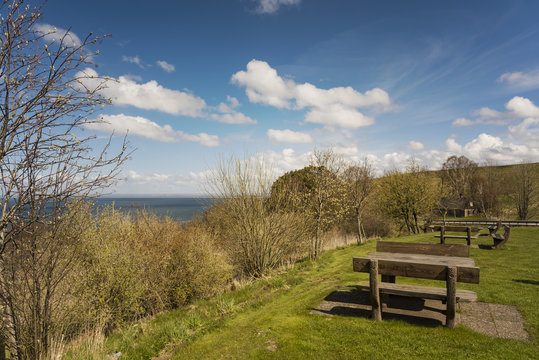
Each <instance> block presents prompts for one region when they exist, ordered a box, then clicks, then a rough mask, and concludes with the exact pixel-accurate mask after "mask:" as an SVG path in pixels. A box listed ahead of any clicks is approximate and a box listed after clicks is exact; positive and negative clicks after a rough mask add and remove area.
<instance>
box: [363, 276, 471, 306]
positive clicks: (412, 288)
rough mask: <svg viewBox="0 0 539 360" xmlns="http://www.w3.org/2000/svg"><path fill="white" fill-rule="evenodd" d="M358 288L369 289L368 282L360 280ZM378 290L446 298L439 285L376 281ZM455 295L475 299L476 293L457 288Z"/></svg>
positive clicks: (443, 290)
mask: <svg viewBox="0 0 539 360" xmlns="http://www.w3.org/2000/svg"><path fill="white" fill-rule="evenodd" d="M358 289H360V290H365V291H369V289H370V287H369V282H368V281H362V282H360V283H359V285H358ZM378 290H379V291H380V293H381V294H387V295H399V296H409V297H417V298H422V299H432V300H441V301H446V300H447V289H446V288H441V287H432V286H421V285H408V284H395V283H387V282H380V283H378ZM456 297H457V299H456V300H457V302H475V301H477V294H476V293H475V292H474V291H470V290H457V292H456Z"/></svg>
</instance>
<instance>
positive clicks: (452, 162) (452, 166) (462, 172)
mask: <svg viewBox="0 0 539 360" xmlns="http://www.w3.org/2000/svg"><path fill="white" fill-rule="evenodd" d="M476 170H477V163H476V162H475V161H473V160H470V159H468V158H467V157H466V156H464V155H462V156H456V155H453V156H450V157H448V158H447V160H446V161H445V162H444V163H443V165H442V181H445V182H446V183H447V184H448V186H449V187H450V188H451V189H452V190H453V196H455V197H462V196H465V195H467V194H468V193H469V191H468V190H469V186H470V180H471V178H472V177H473V175H474V173H475V171H476Z"/></svg>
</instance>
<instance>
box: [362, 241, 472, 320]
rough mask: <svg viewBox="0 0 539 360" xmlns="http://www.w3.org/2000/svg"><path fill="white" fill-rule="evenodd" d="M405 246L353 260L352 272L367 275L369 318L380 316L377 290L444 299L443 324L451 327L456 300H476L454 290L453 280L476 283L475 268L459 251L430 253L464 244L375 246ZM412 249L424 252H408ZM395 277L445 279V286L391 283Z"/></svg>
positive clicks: (390, 245) (389, 247) (393, 245)
mask: <svg viewBox="0 0 539 360" xmlns="http://www.w3.org/2000/svg"><path fill="white" fill-rule="evenodd" d="M407 245H409V246H408V247H409V248H410V249H409V251H406V252H402V253H399V252H386V251H377V252H374V253H369V254H367V255H366V256H364V257H355V258H354V259H353V267H354V271H358V272H367V273H369V274H370V280H369V283H368V284H367V287H368V289H369V291H370V293H371V305H372V313H373V318H375V319H378V320H380V319H381V318H382V315H381V306H380V305H381V304H380V293H384V294H390V295H391V294H393V295H404V296H414V297H423V298H429V299H439V300H443V301H447V311H446V326H449V327H454V326H455V312H456V303H457V302H458V301H476V299H477V295H476V294H475V292H473V291H467V290H457V289H456V283H457V282H466V283H474V284H478V283H479V268H478V267H476V266H475V262H474V260H473V259H472V258H469V257H467V256H466V254H465V253H463V252H462V251H461V250H459V254H458V255H457V256H448V255H432V253H448V252H449V253H454V252H455V251H454V250H453V248H454V247H455V246H456V247H459V248H460V247H462V250H465V249H466V248H467V246H466V245H453V246H452V245H440V244H438V245H436V244H402V243H400V244H399V243H391V242H385V243H384V242H380V246H377V249H379V250H381V249H383V248H386V249H387V250H389V251H399V250H398V249H399V248H405V247H406V246H407ZM412 251H423V252H425V253H423V254H417V253H411V252H412ZM378 274H381V275H382V282H379V281H378ZM397 276H403V277H414V278H423V279H432V280H443V281H446V288H436V287H427V286H415V285H405V284H395V278H396V277H397ZM360 288H361V286H360Z"/></svg>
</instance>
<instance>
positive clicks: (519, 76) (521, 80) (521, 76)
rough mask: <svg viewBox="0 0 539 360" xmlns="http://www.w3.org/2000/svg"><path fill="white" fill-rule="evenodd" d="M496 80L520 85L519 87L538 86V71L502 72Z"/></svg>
mask: <svg viewBox="0 0 539 360" xmlns="http://www.w3.org/2000/svg"><path fill="white" fill-rule="evenodd" d="M498 82H501V83H503V82H505V83H508V84H509V85H514V86H521V87H535V86H539V71H534V72H529V73H523V72H520V71H517V72H507V73H505V74H502V75H501V76H500V77H499V78H498Z"/></svg>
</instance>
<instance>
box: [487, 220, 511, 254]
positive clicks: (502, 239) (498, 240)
mask: <svg viewBox="0 0 539 360" xmlns="http://www.w3.org/2000/svg"><path fill="white" fill-rule="evenodd" d="M503 228H504V234H503V235H502V234H496V230H497V229H495V230H494V231H491V232H490V236H492V240H494V245H493V246H492V247H493V248H494V249H499V248H501V247H502V246H504V245H505V243H506V242H507V240H509V235H511V227H510V226H509V225H504V226H503Z"/></svg>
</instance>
